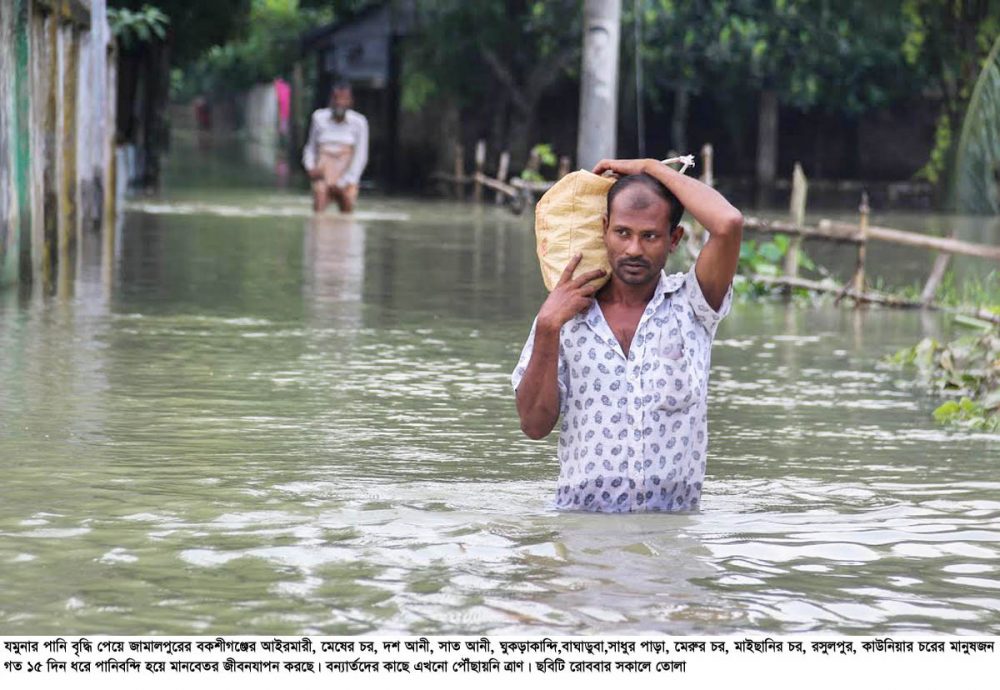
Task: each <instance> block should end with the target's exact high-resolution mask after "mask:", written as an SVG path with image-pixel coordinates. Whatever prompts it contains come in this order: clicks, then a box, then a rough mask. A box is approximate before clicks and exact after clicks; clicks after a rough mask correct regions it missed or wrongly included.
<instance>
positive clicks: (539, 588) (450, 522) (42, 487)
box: [0, 189, 1000, 634]
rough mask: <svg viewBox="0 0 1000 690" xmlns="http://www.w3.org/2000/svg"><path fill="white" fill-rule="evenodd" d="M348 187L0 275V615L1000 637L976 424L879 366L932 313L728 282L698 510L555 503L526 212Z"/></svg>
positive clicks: (33, 628)
mask: <svg viewBox="0 0 1000 690" xmlns="http://www.w3.org/2000/svg"><path fill="white" fill-rule="evenodd" d="M224 193H225V194H226V195H228V200H224V201H225V203H229V204H232V205H235V206H239V191H238V190H233V189H229V190H226V191H225V192H224ZM220 194H221V193H220ZM243 194H244V196H245V197H246V199H247V200H251V199H252V200H253V201H254V203H258V204H264V205H267V204H271V203H274V204H275V205H279V206H280V205H282V204H289V205H291V206H295V205H296V204H306V203H307V200H303V199H302V198H293V197H288V198H287V199H285V200H281V199H278V200H276V201H269V200H268V199H267V198H262V197H266V194H264V195H262V194H258V193H256V192H253V193H249V192H246V191H244V192H243ZM163 203H164V204H166V207H167V210H168V211H169V202H163ZM182 203H189V202H188V201H184V202H182ZM205 203H212V204H215V203H223V201H220V200H219V199H211V200H209V201H205ZM366 204H367V208H366V210H368V211H370V215H367V216H365V215H360V214H359V217H357V218H354V219H347V218H343V217H339V216H336V215H334V216H331V217H329V218H324V219H320V220H316V221H314V220H312V219H310V218H307V217H299V216H297V215H295V214H280V213H269V214H263V215H258V216H253V215H246V216H242V215H239V214H233V215H226V214H216V213H211V212H204V213H202V212H196V213H169V212H162V210H163V209H160V210H150V209H147V211H149V212H144V211H133V212H130V213H129V214H128V215H127V217H126V218H125V225H124V228H123V230H122V237H123V241H122V244H121V246H120V248H119V250H120V258H119V260H118V263H117V264H115V266H114V269H115V270H114V271H113V272H111V273H108V272H102V270H101V268H102V265H101V263H100V261H101V257H102V254H101V253H100V252H94V253H90V254H85V255H84V258H83V260H82V261H81V267H80V270H79V271H78V272H77V275H76V278H75V283H74V284H73V285H71V286H70V287H71V289H70V290H69V291H68V292H66V293H64V294H62V295H61V296H59V295H57V296H55V297H52V298H45V299H43V298H41V297H30V296H23V295H21V296H19V295H18V294H17V293H16V291H13V292H12V291H7V292H5V293H0V352H2V353H4V357H3V358H2V359H0V381H2V382H3V385H2V387H0V471H2V473H3V477H4V481H3V482H2V483H0V563H2V569H0V572H2V580H0V584H2V587H0V632H3V633H7V634H14V633H16V634H24V633H35V634H50V633H60V634H82V633H93V632H96V631H100V632H105V633H119V634H121V633H130V634H148V633H185V632H187V633H238V632H247V631H255V632H260V633H266V634H294V633H323V634H337V633H381V634H390V633H404V632H406V633H470V634H477V633H485V632H490V633H519V634H520V633H526V632H527V633H548V634H553V633H594V632H608V633H612V632H620V633H633V632H668V633H674V634H683V633H717V634H727V633H744V632H755V631H766V632H789V633H792V632H813V631H823V632H830V631H841V632H847V633H866V634H887V633H898V632H918V631H925V630H931V631H942V632H959V633H980V634H982V633H988V634H1000V578H998V577H997V571H998V567H1000V481H997V478H996V466H997V463H998V462H1000V445H998V439H997V437H995V436H994V437H990V436H986V435H982V434H975V433H969V432H964V431H956V430H952V429H947V428H942V427H938V426H937V425H935V424H934V422H933V420H932V419H931V417H930V411H931V410H932V409H933V407H934V401H933V400H932V399H930V398H927V397H924V396H921V395H920V394H917V393H915V392H914V390H913V389H912V388H911V386H910V384H909V382H908V381H905V380H904V379H905V376H904V375H902V374H900V373H899V372H896V371H892V370H888V369H885V368H883V367H881V366H880V365H879V364H878V361H879V359H880V358H881V357H882V356H883V355H885V354H887V353H889V352H892V351H894V350H895V349H896V348H899V347H902V346H905V345H909V344H912V342H914V341H915V340H916V339H917V338H919V337H921V335H922V334H924V333H926V332H936V333H937V334H938V335H941V336H947V335H949V334H950V329H951V328H952V326H951V324H950V323H949V322H948V321H944V320H941V319H939V318H938V317H937V316H929V317H928V316H926V315H920V314H917V313H910V312H891V311H877V310H873V311H862V312H851V311H847V310H839V309H834V308H831V307H816V308H797V309H795V308H786V307H785V306H784V305H781V304H775V303H755V304H738V305H737V306H736V307H735V308H734V310H733V314H732V315H731V316H730V318H728V319H727V320H726V322H725V323H724V324H723V326H722V327H721V329H720V333H719V341H718V343H717V347H716V350H715V353H714V355H713V363H714V368H713V379H712V384H711V403H710V406H711V407H710V409H711V412H710V433H711V436H712V442H711V446H710V456H711V459H710V464H709V477H708V478H707V480H706V485H705V492H704V497H703V502H704V503H703V509H702V511H701V512H699V513H696V514H690V515H637V516H627V515H624V516H622V515H609V516H601V515H592V514H561V513H556V512H554V511H552V510H551V509H550V499H551V497H552V492H553V491H554V488H555V478H556V473H557V471H556V465H555V459H554V455H555V453H554V442H553V440H552V439H549V440H547V441H544V442H540V443H536V442H531V441H528V440H526V439H524V438H522V436H521V435H520V432H519V429H518V423H517V419H516V413H515V412H514V406H513V402H512V397H511V392H510V390H509V383H508V381H509V372H510V369H511V367H512V366H513V364H514V361H515V359H516V356H517V352H518V351H519V349H520V346H521V344H522V342H523V338H524V336H525V334H526V332H527V329H528V326H529V325H530V320H531V318H532V316H533V315H534V312H535V310H536V309H537V307H538V305H539V303H540V301H541V299H542V298H543V296H544V293H543V288H542V287H541V281H540V280H539V276H538V274H537V270H538V269H537V265H536V261H535V258H534V246H533V237H532V234H531V230H530V226H528V225H527V224H526V222H525V221H524V220H519V219H514V218H511V217H510V216H508V215H505V214H503V213H500V212H497V213H494V212H492V211H491V210H486V211H476V210H473V209H469V208H467V207H461V206H453V205H448V204H438V203H414V202H402V201H392V202H383V201H381V200H378V199H374V198H369V199H367V200H366ZM400 217H405V219H404V220H400V219H399V218H400ZM109 276H110V277H109Z"/></svg>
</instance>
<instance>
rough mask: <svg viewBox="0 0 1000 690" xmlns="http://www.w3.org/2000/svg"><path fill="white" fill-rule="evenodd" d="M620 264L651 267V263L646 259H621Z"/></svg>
mask: <svg viewBox="0 0 1000 690" xmlns="http://www.w3.org/2000/svg"><path fill="white" fill-rule="evenodd" d="M618 265H619V266H638V267H639V268H649V267H650V265H651V264H650V263H649V262H648V261H646V260H644V259H621V260H619V262H618Z"/></svg>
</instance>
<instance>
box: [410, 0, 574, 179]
mask: <svg viewBox="0 0 1000 690" xmlns="http://www.w3.org/2000/svg"><path fill="white" fill-rule="evenodd" d="M420 9H421V14H420V20H421V22H420V23H421V27H422V28H421V33H420V34H419V35H418V36H416V37H415V38H414V40H413V42H412V45H411V48H412V50H411V52H410V56H411V59H410V60H409V61H408V62H407V64H406V65H405V66H404V69H405V72H404V77H403V105H404V107H406V108H409V109H411V110H416V109H419V108H421V107H423V105H424V103H426V102H427V101H428V100H429V99H432V98H446V99H451V100H452V101H453V102H455V103H456V104H458V105H459V106H462V105H468V104H470V103H474V102H482V101H483V100H484V99H488V100H489V103H490V108H491V110H492V112H493V114H494V127H493V129H494V133H495V135H496V138H497V139H498V140H499V143H501V145H506V146H507V147H508V148H509V150H510V152H511V156H512V159H513V162H514V165H515V166H517V165H519V164H521V163H523V162H524V160H525V159H526V158H527V154H528V149H529V148H530V147H531V145H532V144H534V143H535V141H534V133H535V125H536V122H537V121H538V106H539V102H540V101H541V98H542V96H543V95H544V94H545V93H546V92H547V90H548V89H549V88H550V87H552V85H553V84H554V83H555V82H557V81H558V80H559V79H560V78H564V77H567V76H570V75H572V74H574V72H575V71H577V70H578V67H579V60H580V42H581V35H580V31H581V23H580V22H581V13H580V3H579V1H578V0H481V1H478V2H474V3H473V2H467V1H465V0H438V1H436V2H425V3H423V4H421V5H420Z"/></svg>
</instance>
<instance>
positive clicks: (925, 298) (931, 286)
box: [920, 230, 955, 306]
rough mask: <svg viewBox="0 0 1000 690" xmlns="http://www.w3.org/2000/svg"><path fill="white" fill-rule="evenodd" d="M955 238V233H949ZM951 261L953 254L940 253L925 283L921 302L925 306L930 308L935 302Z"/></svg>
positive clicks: (949, 235)
mask: <svg viewBox="0 0 1000 690" xmlns="http://www.w3.org/2000/svg"><path fill="white" fill-rule="evenodd" d="M954 236H955V231H954V230H951V231H950V232H949V233H948V237H949V238H953V237H954ZM950 261H951V254H946V253H943V252H939V253H938V255H937V258H935V259H934V267H933V268H931V274H930V276H928V278H927V282H926V283H924V289H923V292H921V293H920V302H921V304H923V305H924V306H928V305H929V304H931V303H932V302H933V301H934V295H936V294H937V289H938V287H939V286H940V285H941V280H942V279H943V278H944V272H945V271H946V270H948V263H949V262H950Z"/></svg>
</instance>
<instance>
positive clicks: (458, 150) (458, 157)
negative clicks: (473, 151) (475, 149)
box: [453, 144, 465, 201]
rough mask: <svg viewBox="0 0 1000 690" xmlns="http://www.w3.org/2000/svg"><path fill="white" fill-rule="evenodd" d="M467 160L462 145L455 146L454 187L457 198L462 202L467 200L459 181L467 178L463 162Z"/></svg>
mask: <svg viewBox="0 0 1000 690" xmlns="http://www.w3.org/2000/svg"><path fill="white" fill-rule="evenodd" d="M464 160H465V151H464V150H463V148H462V145H461V144H455V186H454V187H453V189H454V191H455V198H456V199H458V200H459V201H461V200H462V199H463V198H465V190H464V189H463V188H462V183H461V182H459V180H461V179H463V178H465V170H464V169H463V168H464V165H463V161H464Z"/></svg>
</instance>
